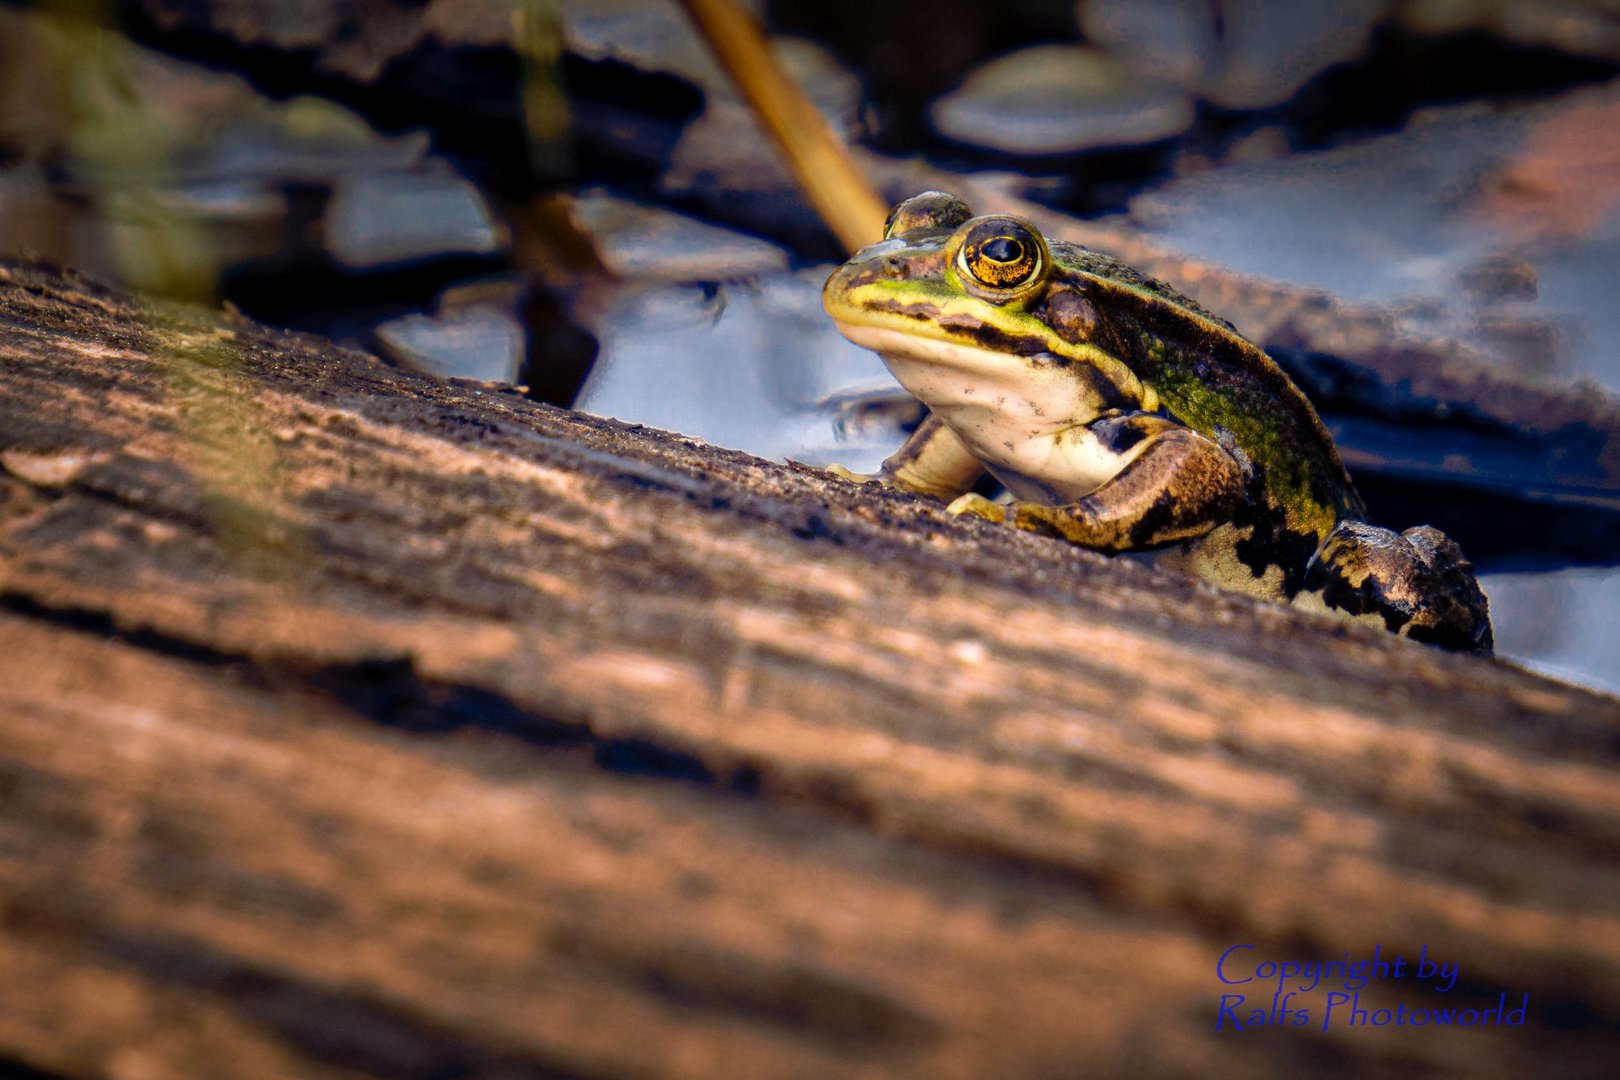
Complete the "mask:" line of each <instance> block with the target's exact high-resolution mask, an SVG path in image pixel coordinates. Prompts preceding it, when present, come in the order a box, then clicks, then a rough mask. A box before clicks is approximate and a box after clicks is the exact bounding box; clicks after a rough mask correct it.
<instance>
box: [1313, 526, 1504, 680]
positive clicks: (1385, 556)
mask: <svg viewBox="0 0 1620 1080" xmlns="http://www.w3.org/2000/svg"><path fill="white" fill-rule="evenodd" d="M1305 587H1306V588H1307V589H1311V590H1317V591H1320V592H1321V594H1322V601H1323V602H1324V603H1325V604H1327V606H1328V607H1330V608H1337V609H1338V610H1340V611H1343V612H1345V613H1346V614H1350V615H1366V614H1373V615H1377V616H1379V617H1380V618H1382V619H1383V620H1384V625H1385V626H1386V627H1388V628H1389V629H1390V630H1393V631H1395V632H1397V633H1399V634H1402V635H1404V636H1406V637H1410V638H1413V639H1414V640H1417V641H1427V642H1430V643H1432V644H1435V645H1440V646H1443V647H1445V648H1448V649H1456V650H1458V651H1460V652H1473V653H1481V654H1483V655H1486V656H1488V655H1490V653H1491V648H1492V644H1493V643H1492V636H1491V619H1490V612H1489V609H1488V606H1487V604H1486V600H1485V594H1484V593H1483V592H1481V591H1480V588H1479V582H1477V581H1475V580H1474V568H1473V564H1471V563H1470V562H1469V561H1468V560H1467V559H1466V558H1465V557H1464V556H1463V553H1462V549H1461V548H1460V547H1458V546H1457V543H1456V541H1454V540H1452V539H1451V538H1450V537H1449V536H1447V535H1446V534H1445V533H1443V532H1441V531H1440V530H1439V529H1436V528H1434V527H1433V526H1430V525H1419V526H1418V527H1416V528H1413V529H1407V530H1406V531H1405V532H1403V533H1395V532H1393V531H1392V530H1390V529H1384V528H1380V527H1379V526H1377V525H1369V524H1367V523H1366V522H1364V521H1341V522H1339V524H1338V525H1336V526H1335V527H1334V529H1333V531H1332V532H1331V533H1329V534H1328V536H1327V539H1325V540H1323V541H1322V546H1321V547H1320V548H1318V549H1317V552H1316V554H1315V556H1313V557H1312V559H1311V562H1310V565H1309V566H1307V567H1306V570H1305Z"/></svg>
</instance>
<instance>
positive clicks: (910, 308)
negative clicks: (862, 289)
mask: <svg viewBox="0 0 1620 1080" xmlns="http://www.w3.org/2000/svg"><path fill="white" fill-rule="evenodd" d="M866 306H867V307H868V308H870V309H871V310H873V311H885V312H888V313H889V314H891V315H899V316H901V317H903V318H907V319H916V320H917V321H918V322H933V321H934V319H935V318H937V317H938V316H939V309H938V308H937V307H935V306H934V305H933V304H924V303H910V304H902V303H899V302H898V301H895V300H868V301H867V302H866Z"/></svg>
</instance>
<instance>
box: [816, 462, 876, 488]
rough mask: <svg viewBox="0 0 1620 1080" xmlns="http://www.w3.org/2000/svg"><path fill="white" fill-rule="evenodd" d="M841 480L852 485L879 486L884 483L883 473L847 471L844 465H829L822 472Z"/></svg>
mask: <svg viewBox="0 0 1620 1080" xmlns="http://www.w3.org/2000/svg"><path fill="white" fill-rule="evenodd" d="M821 471H822V472H824V473H828V474H830V475H832V476H836V477H838V479H840V480H848V481H849V482H850V483H852V484H877V483H881V482H882V481H883V474H882V473H858V472H855V471H854V470H853V469H846V468H844V467H843V466H842V465H828V466H826V467H825V468H823V469H822V470H821Z"/></svg>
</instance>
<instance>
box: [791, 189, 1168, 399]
mask: <svg viewBox="0 0 1620 1080" xmlns="http://www.w3.org/2000/svg"><path fill="white" fill-rule="evenodd" d="M1060 250H1062V249H1060ZM821 300H822V305H823V306H824V307H825V308H826V309H827V313H828V314H829V315H831V316H832V317H833V320H834V321H835V322H836V323H837V326H838V329H839V331H840V332H841V333H842V334H843V335H844V336H845V337H847V338H848V339H849V340H851V341H853V342H855V343H856V344H857V345H863V346H865V347H866V348H869V349H872V350H874V351H875V352H877V353H879V354H881V355H882V356H883V359H884V361H885V362H886V363H887V364H888V366H889V369H890V370H891V371H892V372H894V375H895V377H896V378H898V379H899V380H900V382H901V384H902V385H904V386H905V387H906V389H908V390H910V391H911V392H912V393H913V394H915V395H916V396H917V397H919V398H921V399H922V400H923V402H924V403H926V404H928V405H930V406H934V407H938V406H940V405H942V404H944V403H945V401H946V399H958V398H960V397H961V396H962V395H964V394H967V395H973V394H983V393H985V392H987V391H994V392H997V393H1001V394H1006V393H1009V392H1010V393H1016V394H1017V395H1018V396H1019V397H1021V398H1025V399H1028V400H1032V401H1034V402H1035V403H1036V404H1037V406H1041V405H1050V406H1055V408H1056V411H1057V413H1059V414H1061V415H1060V416H1059V417H1056V418H1060V419H1063V420H1065V421H1084V420H1086V419H1089V417H1090V416H1095V415H1096V414H1097V413H1099V412H1101V411H1103V410H1104V409H1107V408H1114V407H1117V406H1118V405H1119V404H1120V403H1121V401H1122V400H1131V399H1134V400H1135V401H1137V402H1140V400H1141V395H1142V394H1143V393H1144V388H1143V387H1142V386H1141V384H1140V383H1139V382H1138V381H1137V380H1136V377H1135V376H1134V375H1133V374H1132V373H1131V372H1130V370H1129V369H1128V368H1127V367H1126V366H1125V365H1124V364H1123V363H1122V362H1121V361H1120V360H1119V359H1118V358H1117V357H1116V356H1114V355H1113V354H1112V352H1111V351H1110V350H1109V349H1108V348H1106V346H1105V345H1104V344H1102V342H1101V341H1099V337H1100V335H1099V333H1098V315H1097V311H1096V308H1095V307H1094V306H1093V305H1092V303H1091V301H1090V300H1088V299H1087V298H1086V296H1085V292H1084V282H1083V281H1082V280H1081V279H1080V277H1079V275H1077V274H1076V273H1075V272H1073V271H1072V270H1071V269H1070V268H1068V267H1066V266H1063V265H1060V264H1058V263H1055V262H1054V260H1053V255H1052V251H1051V249H1050V248H1049V247H1048V245H1047V243H1046V240H1045V239H1044V238H1043V237H1042V236H1041V234H1040V232H1039V231H1037V230H1036V228H1035V227H1034V226H1033V225H1031V224H1030V223H1029V222H1027V221H1025V220H1023V219H1022V218H1017V217H1012V216H1010V215H1007V214H987V215H984V216H981V217H974V216H972V213H971V211H969V210H968V207H967V204H966V203H964V202H963V201H962V200H961V199H958V198H957V197H956V196H954V195H947V194H945V193H944V192H939V191H929V192H924V193H923V194H921V195H917V196H914V197H913V198H910V199H907V200H906V201H905V202H903V203H901V204H900V205H899V206H897V207H895V209H894V212H893V213H892V214H890V215H889V221H888V225H887V226H886V228H885V230H884V238H883V240H882V241H880V242H879V243H876V244H873V245H871V246H870V247H867V248H864V249H863V250H861V251H859V252H857V253H856V255H855V257H854V258H852V259H850V260H849V262H847V263H845V264H844V265H843V266H840V267H839V268H838V269H837V270H835V271H833V274H832V276H831V277H829V278H828V279H827V284H826V286H825V287H824V288H823V289H822V293H821ZM1148 393H1151V392H1150V391H1149V392H1148ZM1042 414H1043V415H1045V410H1044V409H1042Z"/></svg>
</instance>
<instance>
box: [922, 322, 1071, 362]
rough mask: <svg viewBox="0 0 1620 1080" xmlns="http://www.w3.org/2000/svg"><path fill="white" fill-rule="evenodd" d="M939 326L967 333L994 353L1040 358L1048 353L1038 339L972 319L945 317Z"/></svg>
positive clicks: (978, 343) (1043, 343)
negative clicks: (1042, 354)
mask: <svg viewBox="0 0 1620 1080" xmlns="http://www.w3.org/2000/svg"><path fill="white" fill-rule="evenodd" d="M939 324H940V325H941V326H943V327H945V328H947V329H949V330H958V331H965V332H966V334H967V335H968V336H970V337H971V338H973V342H974V344H975V345H978V346H980V347H982V348H986V349H989V350H991V351H992V352H1003V353H1010V354H1012V355H1013V356H1038V355H1040V354H1041V353H1045V352H1047V351H1048V349H1047V347H1046V342H1045V341H1043V340H1041V339H1040V338H1038V337H1032V336H1030V335H1028V334H1009V333H1008V332H1007V331H1005V330H1002V329H999V328H998V327H994V326H990V325H987V324H985V323H982V322H977V321H975V320H974V319H971V318H963V317H961V316H954V317H953V316H945V317H942V318H940V320H939Z"/></svg>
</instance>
